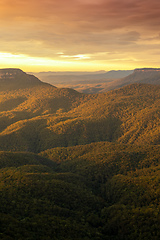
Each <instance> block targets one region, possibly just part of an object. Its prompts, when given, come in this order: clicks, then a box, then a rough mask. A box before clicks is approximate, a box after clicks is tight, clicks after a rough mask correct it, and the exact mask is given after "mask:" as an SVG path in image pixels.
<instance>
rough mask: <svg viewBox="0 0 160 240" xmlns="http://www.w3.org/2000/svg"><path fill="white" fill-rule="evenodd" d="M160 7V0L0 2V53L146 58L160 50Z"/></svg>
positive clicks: (94, 58) (6, 0)
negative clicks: (152, 52)
mask: <svg viewBox="0 0 160 240" xmlns="http://www.w3.org/2000/svg"><path fill="white" fill-rule="evenodd" d="M159 9H160V2H159V0H152V1H150V0H145V1H144V0H121V1H119V0H92V1H91V0H65V1H64V0H58V1H57V0H45V1H44V0H27V1H26V0H14V1H13V0H12V1H11V0H1V1H0V36H1V38H0V52H10V53H13V54H27V55H28V56H33V57H47V58H51V59H62V58H63V59H66V60H67V59H75V60H76V59H78V60H79V61H81V60H84V59H85V61H87V59H88V61H91V60H93V61H95V60H96V59H97V60H99V61H100V60H102V61H104V60H105V59H106V61H107V60H109V61H111V60H112V59H113V60H114V59H120V58H122V59H127V55H128V56H129V59H136V58H137V59H141V60H142V56H144V58H145V59H146V56H149V54H151V51H152V50H154V52H156V49H159V44H160V38H159V37H158V36H159V35H158V34H159V25H160V10H159ZM149 49H150V50H151V51H149ZM57 52H59V53H60V52H63V54H59V55H58V54H57ZM106 52H107V53H110V54H106ZM103 53H105V54H103ZM111 53H113V54H111ZM147 54H148V55H147ZM124 55H125V56H124ZM116 56H117V57H116ZM140 56H141V57H140ZM149 58H150V57H149ZM157 58H158V56H157ZM145 59H144V60H145Z"/></svg>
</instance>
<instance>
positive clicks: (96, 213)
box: [0, 69, 160, 240]
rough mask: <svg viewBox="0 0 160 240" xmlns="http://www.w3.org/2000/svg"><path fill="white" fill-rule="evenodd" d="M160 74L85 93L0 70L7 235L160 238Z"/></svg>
mask: <svg viewBox="0 0 160 240" xmlns="http://www.w3.org/2000/svg"><path fill="white" fill-rule="evenodd" d="M99 74H102V72H101V73H99ZM103 74H105V73H103ZM159 74H160V70H159V69H136V70H134V72H132V73H131V74H130V75H128V76H126V77H124V78H121V79H120V80H116V81H115V80H113V81H112V82H110V84H111V83H112V84H113V83H114V84H113V85H114V88H115V89H113V90H110V91H106V92H103V93H96V94H88V93H87V94H85V93H80V92H78V91H76V90H74V89H71V88H58V87H55V86H53V85H51V84H48V83H45V82H42V81H41V80H39V79H38V78H37V77H35V76H33V75H31V74H27V73H25V72H23V71H22V70H20V69H1V70H0V238H1V239H3V240H15V239H16V240H20V239H24V240H44V239H46V240H51V239H53V240H72V239H73V240H75V239H77V240H82V239H85V240H90V239H93V240H129V239H131V240H132V239H138V240H144V239H145V240H159V238H160V230H159V223H160V205H159V202H160V191H159V189H160V158H159V155H160V148H159V144H160V85H159ZM151 83H152V84H151ZM113 85H112V86H113ZM110 87H111V85H110ZM119 87H120V88H119ZM116 88H117V89H116Z"/></svg>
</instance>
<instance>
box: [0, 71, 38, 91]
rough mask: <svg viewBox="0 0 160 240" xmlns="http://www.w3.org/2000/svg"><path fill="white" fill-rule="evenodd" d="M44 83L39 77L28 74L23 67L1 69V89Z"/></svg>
mask: <svg viewBox="0 0 160 240" xmlns="http://www.w3.org/2000/svg"><path fill="white" fill-rule="evenodd" d="M39 84H43V83H42V82H41V81H40V80H39V79H38V78H37V77H35V76H33V75H29V74H26V73H25V72H23V71H22V70H21V69H16V68H6V69H0V91H3V90H12V89H17V88H18V89H19V88H26V87H27V88H28V87H33V86H36V85H39Z"/></svg>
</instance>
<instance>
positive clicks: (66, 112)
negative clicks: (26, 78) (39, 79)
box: [0, 84, 160, 152]
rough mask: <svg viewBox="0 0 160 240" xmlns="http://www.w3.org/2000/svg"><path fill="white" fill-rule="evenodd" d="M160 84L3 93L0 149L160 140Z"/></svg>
mask: <svg viewBox="0 0 160 240" xmlns="http://www.w3.org/2000/svg"><path fill="white" fill-rule="evenodd" d="M159 105H160V87H159V86H154V85H147V84H133V85H129V86H126V87H123V88H121V89H118V90H114V91H110V92H108V93H102V94H81V93H78V92H76V91H75V90H72V89H60V88H55V87H53V86H51V85H48V84H40V85H37V86H34V87H32V88H25V89H18V90H14V91H3V92H1V93H0V149H1V150H12V151H14V150H16V151H31V152H41V151H43V150H46V149H49V148H53V147H58V146H64V147H67V146H74V145H79V144H88V143H91V142H99V141H109V142H120V143H136V144H159V142H160V138H159V132H160V120H159V116H160V111H159Z"/></svg>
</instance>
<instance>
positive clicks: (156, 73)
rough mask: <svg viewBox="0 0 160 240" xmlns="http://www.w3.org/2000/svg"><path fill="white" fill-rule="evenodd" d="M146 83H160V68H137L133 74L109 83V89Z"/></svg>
mask: <svg viewBox="0 0 160 240" xmlns="http://www.w3.org/2000/svg"><path fill="white" fill-rule="evenodd" d="M133 83H145V84H154V85H156V84H157V85H159V84H160V68H140V69H135V70H134V72H133V73H132V74H130V75H129V76H127V77H125V78H121V79H117V80H115V81H113V82H111V83H108V85H107V89H106V90H107V91H109V90H113V89H117V88H120V87H123V86H126V85H128V84H133Z"/></svg>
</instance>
